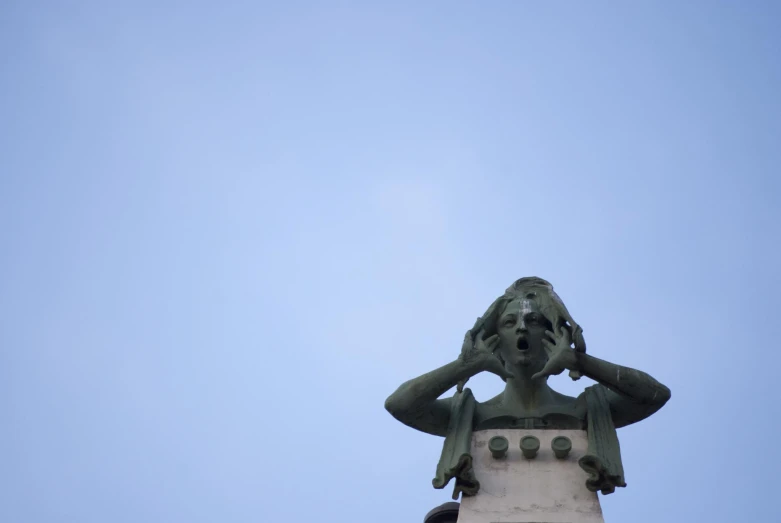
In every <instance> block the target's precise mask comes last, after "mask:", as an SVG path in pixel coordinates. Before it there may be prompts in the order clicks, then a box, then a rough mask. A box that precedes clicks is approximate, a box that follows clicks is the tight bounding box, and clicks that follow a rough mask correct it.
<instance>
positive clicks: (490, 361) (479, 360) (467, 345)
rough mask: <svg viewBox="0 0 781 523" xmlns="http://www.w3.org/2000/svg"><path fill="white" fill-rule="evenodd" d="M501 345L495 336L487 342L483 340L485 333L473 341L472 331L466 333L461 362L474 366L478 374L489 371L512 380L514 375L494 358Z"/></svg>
mask: <svg viewBox="0 0 781 523" xmlns="http://www.w3.org/2000/svg"><path fill="white" fill-rule="evenodd" d="M498 344H499V336H498V335H497V334H494V335H493V336H491V337H490V338H488V339H487V340H484V339H483V331H480V333H478V335H477V337H476V338H475V339H474V341H472V330H471V329H470V330H468V331H466V336H464V343H463V345H462V346H461V361H463V362H464V363H466V364H470V365H471V364H473V365H475V366H476V368H477V369H478V372H482V371H488V372H491V373H493V374H496V375H497V376H499V377H500V378H505V379H507V378H512V377H513V375H512V373H510V372H509V371H507V370H506V369H505V368H504V365H502V362H501V360H500V359H499V358H497V357H496V356H494V349H496V346H497V345H498Z"/></svg>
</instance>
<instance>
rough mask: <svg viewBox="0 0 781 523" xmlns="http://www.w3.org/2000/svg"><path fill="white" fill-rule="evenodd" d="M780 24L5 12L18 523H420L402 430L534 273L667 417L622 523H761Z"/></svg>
mask: <svg viewBox="0 0 781 523" xmlns="http://www.w3.org/2000/svg"><path fill="white" fill-rule="evenodd" d="M421 4H422V5H421ZM779 23H781V4H779V3H778V2H759V1H750V2H741V3H738V2H717V1H707V2H694V1H691V2H672V1H670V2H558V3H553V2H499V1H494V2H480V3H475V2H442V1H439V2H425V3H421V2H382V3H380V2H336V1H334V2H318V3H307V2H296V1H289V2H214V1H212V2H199V1H187V2H184V1H181V2H166V1H162V2H161V1H154V2H152V1H137V2H86V1H79V2H75V1H74V2H65V1H62V2H59V1H58V2H36V1H29V0H26V1H14V0H11V1H9V0H6V1H4V2H2V5H0V44H1V45H2V49H3V53H2V62H1V63H2V65H1V66H0V122H2V123H1V124H0V416H2V423H1V424H0V449H2V460H1V465H0V521H3V522H8V523H60V522H68V523H106V522H111V523H126V522H127V523H199V522H205V523H211V522H220V523H225V522H230V523H232V522H236V523H239V522H242V523H243V522H264V523H265V522H277V521H280V522H281V521H290V522H296V523H298V522H300V523H307V522H312V521H327V522H331V521H333V522H340V523H341V522H355V523H358V522H364V521H372V522H379V523H386V522H387V523H391V522H392V523H401V522H410V523H412V522H420V521H422V518H423V516H424V515H425V513H426V512H427V511H428V510H430V509H431V508H433V507H434V506H436V505H438V504H440V503H442V502H445V501H448V500H449V496H450V492H451V490H450V488H447V489H446V490H444V491H439V490H434V489H433V488H432V487H431V483H430V481H431V478H432V477H433V474H434V470H435V466H436V462H437V460H438V458H439V452H440V448H441V442H442V440H441V439H440V438H437V437H434V436H429V435H426V434H423V433H419V432H416V431H414V430H412V429H410V428H407V427H405V426H403V425H402V424H400V423H398V422H397V421H395V420H394V419H393V418H392V417H391V416H390V415H389V414H388V413H387V412H385V410H384V409H383V402H384V400H385V398H386V397H387V396H388V395H389V394H390V393H391V392H393V391H394V390H395V389H396V387H397V386H398V385H399V384H401V383H402V382H403V381H405V380H407V379H410V378H413V377H415V376H417V375H419V374H422V373H424V372H427V371H429V370H432V369H434V368H436V367H438V366H440V365H443V364H445V363H448V362H450V361H452V360H453V359H455V358H456V357H457V355H458V353H459V350H460V344H461V340H462V338H463V335H464V332H465V331H466V329H468V328H470V327H471V326H472V324H473V322H474V320H475V318H476V317H477V316H479V315H481V314H482V313H483V312H484V311H485V309H486V308H487V307H488V305H490V303H491V302H492V301H493V300H494V299H495V298H496V297H497V296H499V295H500V294H501V293H502V292H503V291H504V289H505V288H506V287H507V286H508V285H509V284H510V283H512V282H513V281H514V280H515V279H516V278H519V277H521V276H530V275H537V276H541V277H544V278H546V279H548V280H549V281H551V282H552V283H553V284H554V286H555V288H556V290H557V292H558V294H559V295H560V296H561V297H562V299H563V300H564V302H565V303H566V304H567V307H568V308H569V310H570V312H571V313H572V315H573V316H574V318H575V319H576V321H578V322H579V323H580V324H581V325H582V326H583V327H584V334H585V338H586V341H587V342H588V348H589V352H590V353H591V354H593V355H595V356H598V357H601V358H603V359H607V360H609V361H612V362H615V363H619V364H622V365H626V366H630V367H634V368H638V369H641V370H643V371H646V372H648V373H649V374H651V375H653V376H654V377H655V378H657V379H658V380H659V381H661V382H662V383H664V384H666V385H668V386H669V387H670V388H671V389H672V399H671V401H670V402H669V403H668V404H667V406H665V407H664V408H663V409H662V410H661V411H660V412H659V413H658V414H656V415H655V416H653V417H652V418H649V419H648V420H646V421H644V422H642V423H639V424H637V425H633V426H630V427H627V428H623V429H621V430H620V431H619V436H620V438H621V447H622V453H623V460H624V466H625V469H626V479H627V482H628V484H629V486H628V488H626V489H619V490H618V491H617V492H616V493H615V494H613V495H610V496H606V497H602V505H603V509H604V512H605V516H606V520H607V521H610V522H627V521H632V522H637V523H642V522H658V521H665V522H691V521H712V522H733V521H775V520H776V519H777V517H778V515H777V502H776V501H775V499H776V498H777V489H778V481H779V471H778V463H779V460H781V450H779V436H778V434H779V428H780V427H779V421H778V419H779V414H781V410H780V409H779V401H778V400H779V386H778V378H779V372H780V369H779V367H781V357H779V351H778V349H779V325H781V322H779V319H778V304H777V297H778V295H779V292H781V278H780V277H779V272H778V269H779V267H780V266H781V249H780V246H781V238H779V224H781V211H780V210H779V199H780V198H781V179H780V177H779V169H780V168H781V147H779V145H780V144H781V32H779V30H778V27H779ZM588 384H589V380H581V381H578V382H571V381H570V380H569V378H567V377H566V375H562V376H559V377H556V378H553V379H552V380H551V385H552V386H553V387H554V388H556V389H557V390H559V391H561V392H565V393H568V394H572V395H576V394H578V393H579V392H580V391H581V390H582V389H583V388H584V387H585V386H586V385H588ZM470 385H471V386H472V388H473V390H474V392H475V395H476V396H477V398H478V400H485V399H488V398H489V397H491V396H493V395H494V394H496V393H498V392H499V391H500V390H501V388H502V383H501V381H500V380H499V379H498V378H496V377H494V376H491V375H488V376H478V377H476V378H474V379H473V380H472V381H471V382H470Z"/></svg>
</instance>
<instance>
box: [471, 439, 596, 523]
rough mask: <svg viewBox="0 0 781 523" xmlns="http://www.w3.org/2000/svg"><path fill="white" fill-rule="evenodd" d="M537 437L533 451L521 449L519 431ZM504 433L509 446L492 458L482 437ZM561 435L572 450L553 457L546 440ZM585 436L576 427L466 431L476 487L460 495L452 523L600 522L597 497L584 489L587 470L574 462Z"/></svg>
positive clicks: (582, 450)
mask: <svg viewBox="0 0 781 523" xmlns="http://www.w3.org/2000/svg"><path fill="white" fill-rule="evenodd" d="M527 435H531V436H535V437H537V438H538V439H539V441H540V448H539V451H538V452H537V456H536V457H534V458H533V459H527V458H525V457H524V456H523V454H522V453H521V448H520V441H521V438H523V437H524V436H527ZM494 436H504V437H505V438H507V440H508V441H509V450H508V451H507V454H506V455H505V456H504V458H500V459H496V458H494V457H492V456H491V452H490V451H489V450H488V441H489V440H490V439H491V438H492V437H494ZM556 436H566V437H568V438H569V439H570V440H571V441H572V450H571V451H570V452H569V455H568V456H567V457H566V458H564V459H559V458H557V457H556V456H555V454H554V452H553V449H552V448H551V441H552V440H553V438H555V437H556ZM587 448H588V440H587V438H586V432H585V431H582V430H525V429H502V430H481V431H478V432H474V433H473V434H472V456H473V458H474V470H475V475H476V476H477V480H478V481H479V482H480V491H479V492H478V493H477V495H476V496H472V497H464V498H463V499H462V500H461V507H460V510H459V514H458V523H604V521H605V520H604V519H603V518H602V509H601V508H600V506H599V498H598V497H597V494H596V493H595V492H589V490H588V489H587V488H586V478H587V477H588V475H587V474H586V472H584V471H583V469H581V468H580V466H579V465H578V459H579V458H580V457H581V456H583V455H584V454H585V453H586V449H587Z"/></svg>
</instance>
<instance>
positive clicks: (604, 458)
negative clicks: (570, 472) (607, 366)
mask: <svg viewBox="0 0 781 523" xmlns="http://www.w3.org/2000/svg"><path fill="white" fill-rule="evenodd" d="M586 405H587V407H588V453H587V454H586V455H585V456H583V457H582V458H580V460H578V464H579V465H580V468H582V469H583V470H585V471H586V472H588V474H589V478H588V479H587V480H586V487H587V488H588V489H589V490H590V491H591V492H596V491H600V492H602V494H612V493H613V492H614V491H615V490H616V487H626V481H624V466H623V464H622V463H621V446H620V445H619V444H618V434H617V433H616V427H615V425H614V424H613V416H612V415H611V414H610V403H608V400H607V389H606V388H605V387H603V386H602V385H592V386H591V387H588V388H587V389H586Z"/></svg>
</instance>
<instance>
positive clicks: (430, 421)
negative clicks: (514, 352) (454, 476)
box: [385, 330, 512, 436]
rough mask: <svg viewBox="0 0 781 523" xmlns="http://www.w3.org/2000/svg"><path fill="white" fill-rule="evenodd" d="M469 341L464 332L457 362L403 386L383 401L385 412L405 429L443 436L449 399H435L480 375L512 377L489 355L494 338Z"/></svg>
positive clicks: (447, 421)
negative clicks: (485, 373)
mask: <svg viewBox="0 0 781 523" xmlns="http://www.w3.org/2000/svg"><path fill="white" fill-rule="evenodd" d="M472 340H473V338H472V331H471V330H470V331H467V333H466V336H465V337H464V345H463V347H462V350H461V356H460V357H459V358H458V359H457V360H455V361H453V362H451V363H448V364H447V365H444V366H442V367H439V368H438V369H436V370H432V371H431V372H427V373H426V374H423V375H422V376H419V377H417V378H414V379H411V380H409V381H407V382H405V383H403V384H402V385H401V386H400V387H399V388H398V389H397V390H396V392H394V393H393V394H391V395H390V396H389V397H388V399H387V400H385V409H386V410H387V411H388V412H390V413H391V415H392V416H393V417H394V418H396V419H397V420H399V421H400V422H402V423H404V424H405V425H408V426H410V427H412V428H414V429H418V430H420V431H423V432H427V433H429V434H434V435H436V436H444V435H445V433H446V432H447V426H448V423H449V422H450V401H451V398H446V399H438V398H439V397H440V396H441V395H442V394H444V393H445V392H446V391H448V390H449V389H451V388H453V387H455V386H456V385H457V384H458V383H459V382H463V381H466V380H467V379H469V378H471V377H472V376H474V375H475V374H478V373H480V372H482V371H489V372H493V373H494V374H497V375H499V376H502V377H505V378H510V377H512V375H511V374H510V373H509V372H507V371H506V370H505V369H504V367H503V366H502V364H501V362H500V361H499V359H498V358H497V357H496V356H494V355H493V354H492V351H493V348H494V347H495V346H496V343H498V341H499V338H498V336H492V337H491V338H489V339H488V340H485V341H483V339H482V336H480V335H478V336H477V340H475V341H474V342H473V341H472Z"/></svg>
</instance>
